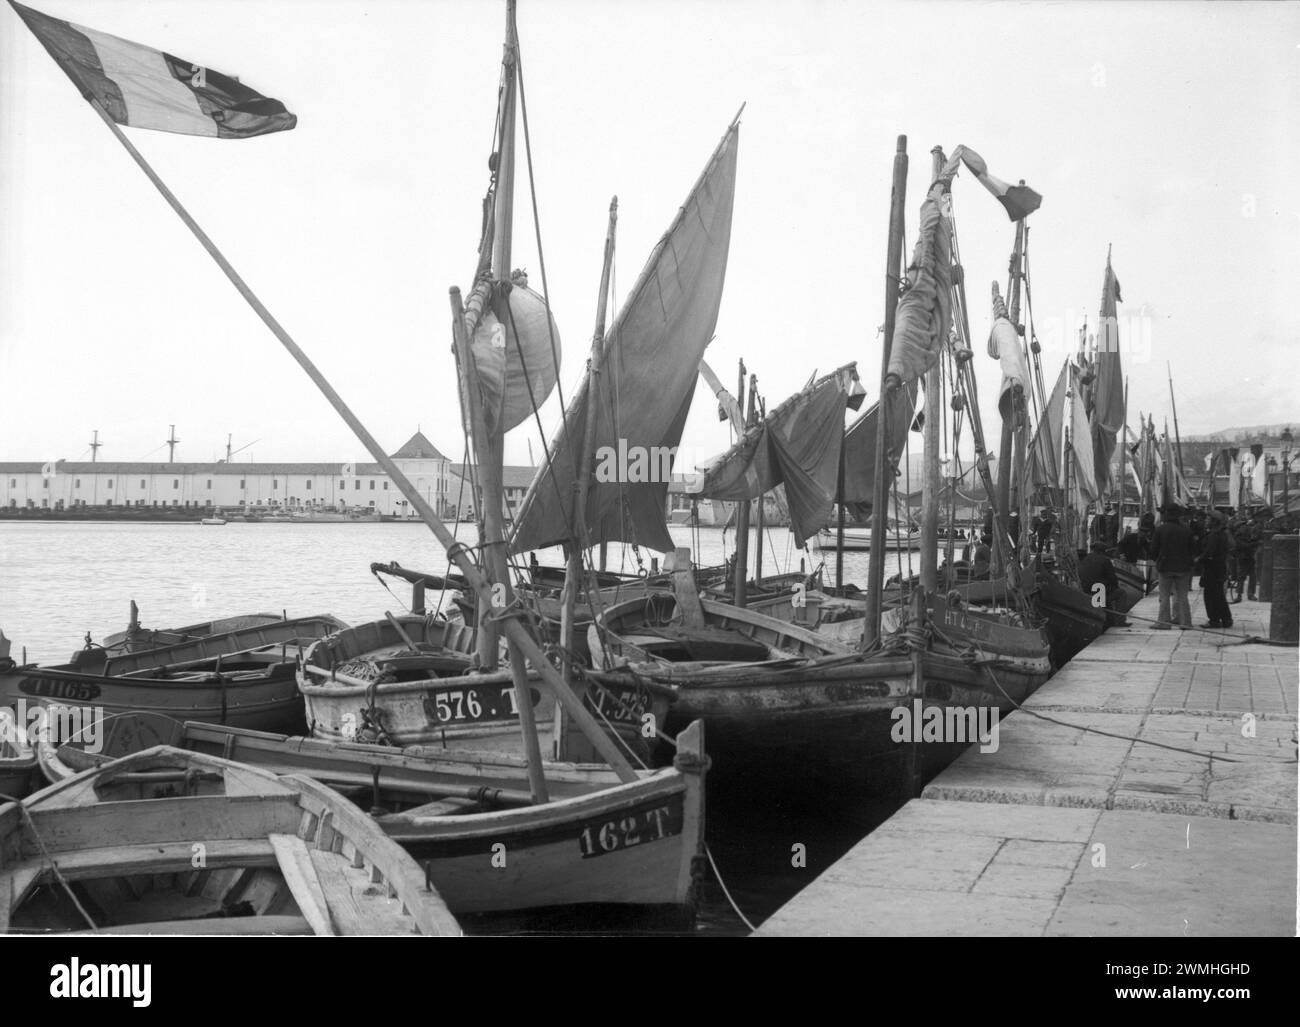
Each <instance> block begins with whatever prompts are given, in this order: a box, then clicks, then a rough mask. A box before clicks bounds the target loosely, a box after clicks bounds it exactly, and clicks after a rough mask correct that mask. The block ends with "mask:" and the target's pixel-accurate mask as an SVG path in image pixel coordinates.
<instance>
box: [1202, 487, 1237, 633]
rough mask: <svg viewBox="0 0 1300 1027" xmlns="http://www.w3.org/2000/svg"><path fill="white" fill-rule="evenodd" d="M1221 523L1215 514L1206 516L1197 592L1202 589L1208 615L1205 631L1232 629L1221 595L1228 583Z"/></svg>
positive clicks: (1222, 595)
mask: <svg viewBox="0 0 1300 1027" xmlns="http://www.w3.org/2000/svg"><path fill="white" fill-rule="evenodd" d="M1224 527H1225V519H1224V516H1223V514H1221V513H1220V512H1219V511H1218V510H1211V511H1210V513H1209V524H1208V525H1207V530H1206V533H1205V543H1204V548H1203V549H1202V555H1201V588H1203V589H1205V612H1206V613H1207V614H1208V615H1209V617H1210V620H1209V623H1208V624H1205V625H1203V626H1204V627H1207V628H1230V627H1232V610H1231V609H1229V608H1228V600H1227V598H1226V597H1225V596H1224V594H1223V586H1224V584H1225V583H1226V582H1227V580H1228V534H1227V532H1226V531H1225V530H1224Z"/></svg>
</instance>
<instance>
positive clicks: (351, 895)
mask: <svg viewBox="0 0 1300 1027" xmlns="http://www.w3.org/2000/svg"><path fill="white" fill-rule="evenodd" d="M84 931H88V932H92V933H124V934H144V935H154V934H167V935H171V934H228V935H248V934H316V935H371V934H395V935H409V934H424V935H457V934H460V933H461V932H460V927H459V925H458V924H457V922H456V920H455V918H454V917H453V916H452V915H451V913H450V911H449V910H448V909H447V906H446V904H445V903H444V902H443V900H442V899H441V897H440V896H439V895H438V893H437V891H436V890H434V888H433V886H432V884H431V883H430V880H429V878H428V876H427V875H426V874H425V873H424V872H423V871H422V870H421V868H420V867H419V866H418V865H417V864H416V863H415V862H414V861H413V860H412V859H411V857H410V856H408V855H407V854H406V853H405V852H404V851H402V849H401V847H400V846H398V845H397V844H396V843H394V842H393V841H392V840H391V839H389V838H387V837H386V836H385V835H384V832H383V831H382V830H381V829H380V828H379V827H378V825H376V824H375V823H374V822H373V821H372V820H371V819H370V818H368V817H367V816H366V815H365V814H363V813H362V812H361V811H360V810H359V809H358V808H357V807H356V806H354V805H353V804H352V803H350V802H348V801H347V800H346V799H344V798H343V797H342V796H341V795H339V794H338V793H337V792H335V791H333V790H332V789H330V788H327V787H325V786H324V785H322V784H319V783H318V782H316V781H313V780H310V779H309V778H305V777H293V776H279V777H278V776H276V775H275V774H271V773H268V772H266V771H264V770H258V769H256V768H253V767H247V766H244V765H242V764H239V763H234V762H232V761H230V760H226V759H222V758H220V757H216V756H208V755H204V754H200V753H194V752H186V751H183V750H180V749H173V748H170V747H167V746H154V747H152V748H148V749H144V750H142V751H140V752H137V753H133V754H131V755H129V756H124V757H122V758H121V759H118V760H114V761H113V762H111V763H108V764H106V765H104V766H100V767H94V768H92V769H90V770H87V771H85V772H84V773H81V774H77V775H75V776H73V777H70V778H68V779H67V780H65V781H62V782H60V783H58V784H55V785H51V786H50V787H48V788H46V789H44V790H42V791H40V792H37V793H36V794H35V795H32V796H30V797H29V798H27V799H25V800H23V801H22V802H21V803H9V804H8V805H5V806H3V807H0V933H29V932H40V933H47V932H60V933H61V932H84Z"/></svg>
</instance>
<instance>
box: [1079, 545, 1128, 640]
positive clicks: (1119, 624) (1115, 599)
mask: <svg viewBox="0 0 1300 1027" xmlns="http://www.w3.org/2000/svg"><path fill="white" fill-rule="evenodd" d="M1098 585H1100V586H1101V587H1102V591H1101V598H1102V602H1103V603H1104V604H1105V606H1106V609H1107V610H1109V611H1112V612H1110V613H1109V614H1107V617H1106V623H1107V624H1108V625H1109V626H1110V627H1114V628H1127V627H1128V626H1129V622H1128V621H1127V620H1125V619H1124V615H1123V614H1121V613H1118V612H1116V611H1115V607H1116V606H1117V605H1118V604H1119V601H1120V599H1121V598H1122V594H1121V592H1120V585H1119V578H1118V577H1117V576H1116V575H1115V566H1114V564H1112V563H1111V562H1110V557H1109V556H1107V555H1106V545H1105V543H1104V542H1093V543H1092V545H1091V546H1090V547H1089V552H1088V555H1087V556H1085V557H1084V558H1083V559H1082V560H1080V561H1079V587H1080V588H1081V589H1083V590H1084V592H1086V593H1087V594H1088V595H1089V596H1090V597H1091V596H1095V595H1097V586H1098ZM1094 605H1095V603H1094Z"/></svg>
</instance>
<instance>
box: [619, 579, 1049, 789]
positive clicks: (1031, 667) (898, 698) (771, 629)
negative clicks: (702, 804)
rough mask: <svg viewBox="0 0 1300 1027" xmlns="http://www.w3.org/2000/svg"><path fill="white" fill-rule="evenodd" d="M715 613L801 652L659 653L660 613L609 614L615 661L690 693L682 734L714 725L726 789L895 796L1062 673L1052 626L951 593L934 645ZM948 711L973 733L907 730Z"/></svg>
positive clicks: (663, 611)
mask: <svg viewBox="0 0 1300 1027" xmlns="http://www.w3.org/2000/svg"><path fill="white" fill-rule="evenodd" d="M667 598H668V597H665V600H667ZM643 610H645V611H646V613H648V614H649V615H650V616H651V617H652V618H653V617H654V616H655V611H654V610H653V609H647V608H645V607H643ZM704 610H705V613H706V617H707V619H708V623H709V625H710V626H711V627H716V628H718V629H721V630H734V631H736V632H739V633H741V634H744V635H746V636H748V637H750V638H753V639H761V640H763V641H764V642H766V643H767V644H769V645H771V646H772V647H773V649H774V651H776V652H779V653H784V654H787V658H785V659H781V658H774V659H770V660H765V661H755V662H750V663H745V662H740V661H733V662H728V663H716V662H705V661H678V662H672V661H668V660H651V659H646V657H648V656H650V655H651V653H652V649H651V648H650V647H649V645H648V643H646V642H645V641H644V637H645V636H642V635H639V634H638V630H639V629H643V628H644V627H646V624H645V620H644V618H645V616H646V613H639V612H638V611H637V610H635V609H633V608H632V607H631V605H628V606H624V607H618V608H615V609H612V610H610V611H608V617H609V621H608V629H609V634H610V636H611V637H612V638H614V639H625V640H627V641H625V642H624V643H623V646H622V648H620V647H619V645H618V643H617V642H615V643H612V644H611V646H610V647H609V648H608V649H605V650H602V658H603V659H604V660H605V661H606V664H605V665H606V666H607V667H613V666H615V665H616V664H617V661H618V659H619V657H620V656H622V657H624V658H628V659H630V660H631V661H632V665H633V668H634V670H635V672H636V674H637V676H638V677H640V678H645V679H650V680H654V681H656V682H658V683H661V684H670V685H671V686H672V687H673V688H674V689H675V690H676V692H677V697H678V698H677V702H676V703H675V704H674V706H673V708H672V710H671V713H670V716H669V720H668V732H669V734H671V733H672V732H673V730H674V729H675V728H677V727H679V726H681V725H682V724H684V723H685V722H687V721H689V720H691V719H693V718H699V719H702V720H703V721H704V722H705V724H706V725H707V727H708V732H709V752H710V756H711V758H712V760H713V770H712V772H711V778H710V781H711V784H710V787H711V788H712V789H714V791H715V792H722V793H724V794H729V793H731V792H737V793H743V792H746V791H751V792H752V789H754V788H755V787H758V786H760V785H761V786H762V787H764V788H768V789H772V790H774V791H777V792H779V793H780V794H781V795H782V796H785V797H786V798H787V799H790V798H792V797H795V796H797V797H798V799H799V801H814V802H820V801H828V802H831V803H838V802H841V801H844V800H846V799H853V798H856V797H861V796H866V795H875V796H884V795H895V794H897V793H898V792H899V791H900V789H903V788H905V787H908V786H909V782H910V781H911V780H912V779H913V778H914V776H915V774H917V773H919V774H920V775H921V776H922V777H923V778H925V777H929V776H932V775H933V774H935V773H937V772H938V771H939V770H940V769H942V767H944V766H946V765H947V764H948V763H949V762H951V761H952V759H954V758H955V757H956V756H957V755H958V753H960V752H961V751H962V750H963V749H964V748H965V746H966V745H968V744H970V742H972V741H974V740H975V739H976V735H977V732H975V731H965V730H964V729H965V728H966V727H969V726H970V724H972V723H975V724H978V722H979V717H980V716H981V713H980V711H981V710H983V711H984V713H983V714H982V716H984V718H985V720H984V722H985V723H986V724H988V723H991V722H992V717H993V713H992V712H991V711H993V710H996V711H997V716H999V717H1000V716H1001V715H1002V714H1004V713H1006V712H1009V711H1010V710H1011V709H1012V708H1013V707H1014V706H1015V705H1016V704H1018V703H1019V702H1021V701H1022V700H1023V699H1024V698H1026V697H1027V696H1029V695H1030V694H1032V693H1033V691H1034V690H1035V689H1036V688H1038V686H1039V685H1041V684H1042V683H1043V682H1044V681H1045V680H1047V678H1048V676H1049V675H1050V673H1051V664H1050V661H1049V658H1048V644H1047V640H1046V638H1045V636H1044V635H1043V633H1042V631H1041V630H1040V629H1037V628H1030V627H1021V626H1013V625H1006V624H1002V623H1000V622H998V621H997V620H995V619H993V618H991V617H988V616H985V615H982V614H979V613H977V612H973V611H970V610H968V609H966V608H962V607H957V606H950V605H949V604H948V603H947V601H946V600H944V599H942V598H936V599H934V600H933V601H932V604H931V606H930V608H929V610H928V613H927V619H928V620H929V621H930V623H931V625H932V630H933V632H934V635H935V638H936V642H934V643H932V647H931V649H929V650H926V651H923V652H920V653H913V652H911V651H909V650H908V648H907V647H906V645H905V644H898V643H897V642H896V643H895V644H893V645H892V646H891V648H890V649H886V650H885V651H884V652H876V653H872V654H860V653H858V652H857V651H856V649H855V648H853V647H850V646H848V645H844V644H839V643H836V642H834V641H833V640H831V639H829V638H826V637H824V636H820V635H818V634H815V633H813V632H810V631H807V630H806V629H802V628H799V627H798V626H797V625H791V624H787V623H784V622H777V621H772V620H771V619H769V618H765V617H762V616H760V615H757V614H754V613H753V612H752V611H748V610H737V609H736V608H734V607H726V606H725V605H724V604H717V603H712V602H709V601H705V602H704ZM672 613H673V610H672V608H670V607H668V606H667V605H664V603H663V601H661V604H660V609H659V611H658V615H659V616H660V617H664V618H666V619H671V616H672ZM899 637H900V638H901V637H902V636H901V634H900V636H899ZM638 640H639V641H638ZM967 657H972V658H974V659H975V660H978V661H980V662H978V663H977V662H973V661H972V659H968V658H967ZM918 671H919V677H918ZM611 672H613V671H611ZM918 703H919V705H917V704H918ZM931 710H934V711H936V712H933V713H932V712H930V711H931ZM900 711H902V712H901V713H900ZM950 711H951V712H950ZM958 714H960V718H959V717H958ZM936 715H941V716H942V717H943V718H944V722H945V724H947V722H948V721H949V720H951V721H952V725H951V726H952V727H953V728H957V727H961V728H963V733H961V734H960V735H959V734H958V732H957V731H956V730H953V731H946V733H945V734H944V736H943V737H942V738H933V739H930V740H926V739H924V738H923V737H915V738H913V737H912V736H909V735H907V733H906V732H902V731H900V730H898V725H899V724H900V723H901V722H902V721H903V720H904V719H906V718H911V719H913V720H915V721H917V724H918V729H919V725H920V724H921V723H922V722H923V720H924V719H927V718H933V717H935V716H936ZM972 716H973V717H974V718H975V720H974V721H971V719H970V718H971V717H972ZM913 764H915V767H914V766H913Z"/></svg>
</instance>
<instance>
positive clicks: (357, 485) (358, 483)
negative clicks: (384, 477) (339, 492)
mask: <svg viewBox="0 0 1300 1027" xmlns="http://www.w3.org/2000/svg"><path fill="white" fill-rule="evenodd" d="M359 488H361V479H360V478H358V479H357V480H356V481H354V482H353V483H352V491H353V492H356V491H357V490H358V489H359Z"/></svg>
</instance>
